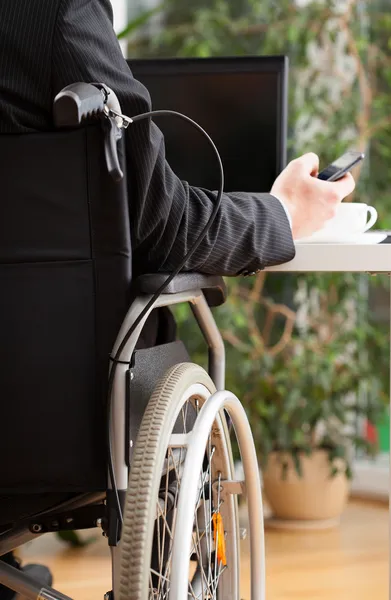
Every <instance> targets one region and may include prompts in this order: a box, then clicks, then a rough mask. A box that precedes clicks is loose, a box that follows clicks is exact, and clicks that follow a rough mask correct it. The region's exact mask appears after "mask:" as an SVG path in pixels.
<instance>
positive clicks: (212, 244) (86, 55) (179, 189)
mask: <svg viewBox="0 0 391 600" xmlns="http://www.w3.org/2000/svg"><path fill="white" fill-rule="evenodd" d="M77 81H85V82H91V81H98V82H103V83H105V84H106V85H108V86H109V87H111V88H112V89H113V90H114V92H115V93H116V94H117V96H118V98H119V101H120V103H121V107H122V110H123V112H124V113H125V114H126V115H128V116H134V115H136V114H140V113H143V112H146V111H148V110H150V109H151V100H150V96H149V94H148V91H147V90H146V89H145V87H144V86H143V85H141V83H140V82H138V81H137V80H135V79H134V77H133V76H132V73H131V71H130V70H129V68H128V65H127V63H126V61H125V59H124V58H123V55H122V52H121V49H120V46H119V44H118V41H117V38H116V36H115V33H114V30H113V27H112V10H111V5H110V2H109V0H94V1H91V0H61V4H60V8H59V13H58V17H57V25H56V30H55V34H54V39H53V60H52V87H53V97H54V95H55V94H57V93H58V92H59V91H60V90H61V89H62V88H63V87H65V86H66V85H69V84H70V83H74V82H77ZM167 118H169V117H167ZM126 150H127V171H128V182H129V183H128V186H129V202H130V214H131V220H132V222H131V229H132V243H133V252H134V254H133V256H134V270H135V272H136V273H140V272H147V271H149V272H154V271H167V272H168V271H171V270H173V269H174V268H175V267H176V266H177V265H178V264H179V262H180V261H181V259H182V258H183V256H184V255H185V254H186V252H187V251H188V249H189V248H190V247H191V246H192V244H193V243H194V241H195V240H196V239H197V237H198V236H199V234H200V232H201V230H202V229H203V227H204V225H205V224H206V222H207V220H208V218H209V216H210V214H211V212H212V210H213V203H214V201H215V197H216V194H215V192H212V191H208V190H204V189H200V188H196V187H192V186H190V185H189V184H188V183H187V182H184V181H181V180H180V179H179V178H178V177H177V176H176V175H175V174H174V173H173V171H172V170H171V168H170V166H169V165H168V163H167V161H166V159H165V147H164V138H163V135H162V133H161V132H160V130H159V129H158V127H157V126H156V125H155V124H154V123H153V122H151V120H150V119H146V120H145V121H141V122H139V123H135V124H134V125H133V126H130V127H129V129H128V130H127V132H126ZM185 151H186V148H184V152H185ZM190 158H191V157H190V155H189V160H190ZM293 256H294V244H293V241H292V234H291V229H290V226H289V222H288V219H287V216H286V214H285V211H284V209H283V207H282V206H281V204H280V202H279V201H278V200H277V199H276V198H274V197H273V196H271V195H270V194H255V193H254V194H245V193H232V194H225V195H224V197H223V200H222V206H221V209H220V211H219V213H218V215H217V217H216V219H215V221H214V223H213V225H212V227H211V229H210V231H209V233H208V235H207V237H206V238H205V241H204V242H203V244H201V247H200V248H199V249H198V251H197V252H196V253H195V255H193V257H192V258H191V259H190V260H189V261H188V263H187V264H186V266H185V269H186V270H188V271H199V272H204V273H212V274H221V275H236V274H239V273H244V272H253V271H257V270H259V269H263V268H264V267H266V266H270V265H274V264H279V263H283V262H286V261H288V260H290V259H292V258H293Z"/></svg>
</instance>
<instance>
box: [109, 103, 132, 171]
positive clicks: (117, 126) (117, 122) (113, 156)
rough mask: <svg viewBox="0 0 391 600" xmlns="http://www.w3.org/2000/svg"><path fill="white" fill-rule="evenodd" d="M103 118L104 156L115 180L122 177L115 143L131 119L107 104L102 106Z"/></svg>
mask: <svg viewBox="0 0 391 600" xmlns="http://www.w3.org/2000/svg"><path fill="white" fill-rule="evenodd" d="M104 115H105V117H106V119H105V125H104V127H105V129H106V131H105V156H106V163H107V169H108V171H109V173H110V175H111V176H112V177H113V179H114V180H115V181H121V179H123V176H124V174H123V172H122V170H121V166H120V163H119V158H118V147H117V143H118V141H119V140H120V139H121V138H122V131H123V130H124V129H127V127H129V125H130V124H131V123H133V121H132V119H130V118H129V117H126V116H125V115H122V114H121V113H119V112H117V111H115V110H113V109H112V108H110V107H109V106H108V105H107V104H106V105H105V107H104Z"/></svg>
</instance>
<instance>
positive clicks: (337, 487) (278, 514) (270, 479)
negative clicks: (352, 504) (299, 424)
mask: <svg viewBox="0 0 391 600" xmlns="http://www.w3.org/2000/svg"><path fill="white" fill-rule="evenodd" d="M284 460H285V461H286V462H287V464H288V470H287V474H286V478H285V479H283V478H282V463H281V455H279V453H277V452H273V453H272V454H270V456H269V458H268V463H267V466H266V469H265V470H264V472H263V482H264V490H265V495H266V498H267V500H268V502H269V504H270V507H271V509H272V512H273V515H274V517H275V518H276V519H277V520H278V519H283V520H290V521H292V520H294V521H330V520H335V519H338V518H339V517H340V515H341V513H342V511H343V509H344V507H345V505H346V501H347V498H348V493H349V481H348V479H347V478H346V476H345V475H344V474H343V473H339V474H338V475H336V476H335V477H331V476H330V464H329V461H328V457H327V453H326V452H325V451H324V450H316V451H315V452H314V453H313V454H312V456H305V455H302V456H301V465H302V471H303V477H299V475H298V474H297V472H296V470H295V467H294V463H293V460H292V458H291V456H289V455H285V456H284ZM333 464H335V466H336V467H337V468H338V467H342V466H343V462H342V461H340V460H336V461H335V462H334V463H333Z"/></svg>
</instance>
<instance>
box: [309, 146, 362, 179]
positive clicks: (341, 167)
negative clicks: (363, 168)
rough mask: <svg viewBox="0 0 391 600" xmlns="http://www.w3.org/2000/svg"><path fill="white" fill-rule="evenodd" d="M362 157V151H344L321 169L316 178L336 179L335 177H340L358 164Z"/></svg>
mask: <svg viewBox="0 0 391 600" xmlns="http://www.w3.org/2000/svg"><path fill="white" fill-rule="evenodd" d="M364 157H365V154H363V153H362V152H346V153H345V154H343V155H342V156H341V157H340V158H337V160H335V161H334V162H332V163H331V164H330V165H329V166H328V167H326V168H325V169H323V171H321V172H320V173H319V175H318V178H319V179H324V180H325V181H337V179H341V177H343V176H344V175H345V173H347V172H348V171H350V170H351V169H353V167H355V166H356V165H358V163H359V162H361V161H362V160H363V159H364Z"/></svg>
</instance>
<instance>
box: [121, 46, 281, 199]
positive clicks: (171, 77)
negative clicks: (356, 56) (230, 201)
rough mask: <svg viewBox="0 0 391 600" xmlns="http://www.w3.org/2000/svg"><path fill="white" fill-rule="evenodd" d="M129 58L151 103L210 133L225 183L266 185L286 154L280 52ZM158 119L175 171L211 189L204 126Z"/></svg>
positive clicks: (213, 165)
mask: <svg viewBox="0 0 391 600" xmlns="http://www.w3.org/2000/svg"><path fill="white" fill-rule="evenodd" d="M129 66H130V68H131V70H132V72H133V75H134V77H135V78H136V79H138V80H139V81H141V82H142V83H143V84H144V85H145V86H146V87H147V89H148V90H149V92H150V94H151V98H152V105H153V108H154V109H155V110H157V109H170V110H175V111H179V112H182V113H184V114H186V115H188V116H189V117H191V118H192V119H194V120H195V121H197V123H199V124H200V125H201V126H202V127H203V128H204V129H205V130H206V131H207V133H208V134H209V135H210V136H211V138H212V139H213V141H214V142H215V144H216V146H217V148H218V150H219V152H220V154H221V157H222V161H223V165H224V171H225V190H226V191H247V192H255V191H260V192H266V191H270V188H271V186H272V184H273V182H274V180H275V178H276V177H277V175H278V174H279V173H280V172H281V170H282V169H283V168H284V166H285V162H286V136H287V133H286V110H287V100H286V95H287V94H286V88H287V85H286V81H287V68H288V67H287V59H286V58H285V57H251V58H223V59H170V60H166V59H163V60H160V59H158V60H150V59H149V60H135V61H129ZM156 123H157V125H158V126H159V128H160V129H161V130H162V132H163V133H164V136H165V144H166V154H167V160H168V162H169V164H170V166H171V167H172V168H173V170H174V171H175V173H176V174H177V175H178V176H179V177H180V178H181V179H184V180H186V181H188V182H189V183H190V184H191V185H196V186H199V187H204V188H207V189H212V190H213V189H216V188H217V186H218V183H219V171H218V165H217V162H216V158H215V156H214V154H213V151H212V150H211V148H210V147H209V145H208V143H207V141H206V140H205V139H204V138H203V136H202V135H201V133H199V132H198V131H197V130H196V129H194V128H193V127H192V126H191V125H189V124H188V123H186V122H184V121H182V120H180V119H178V118H175V117H171V116H165V117H159V118H158V119H156Z"/></svg>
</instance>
